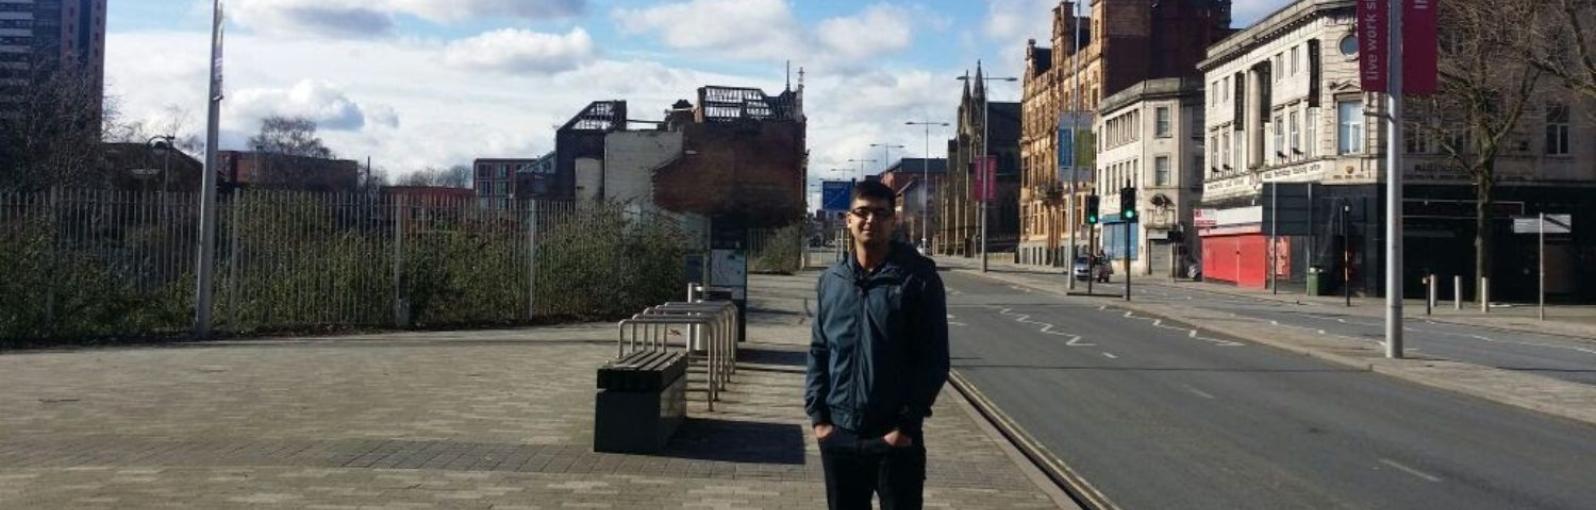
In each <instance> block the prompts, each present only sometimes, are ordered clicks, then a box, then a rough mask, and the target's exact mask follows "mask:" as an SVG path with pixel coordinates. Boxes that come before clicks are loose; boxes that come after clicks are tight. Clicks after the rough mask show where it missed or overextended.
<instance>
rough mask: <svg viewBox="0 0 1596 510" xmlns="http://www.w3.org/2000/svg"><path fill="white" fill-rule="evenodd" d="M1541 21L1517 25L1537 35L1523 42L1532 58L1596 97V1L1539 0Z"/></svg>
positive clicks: (1538, 65)
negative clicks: (1541, 14) (1543, 10)
mask: <svg viewBox="0 0 1596 510" xmlns="http://www.w3.org/2000/svg"><path fill="white" fill-rule="evenodd" d="M1536 3H1541V4H1544V5H1545V7H1544V8H1545V9H1546V11H1547V12H1546V13H1545V17H1544V19H1543V20H1541V21H1542V22H1541V23H1533V24H1524V25H1517V26H1515V27H1514V29H1522V30H1528V31H1530V32H1531V33H1532V34H1534V37H1528V38H1523V39H1522V40H1520V41H1519V43H1520V44H1521V49H1522V50H1523V51H1524V52H1525V53H1527V54H1528V56H1529V60H1530V62H1531V63H1533V64H1534V65H1535V67H1536V68H1538V69H1540V70H1541V71H1543V72H1545V73H1547V74H1550V75H1552V76H1553V77H1556V78H1557V79H1558V80H1560V81H1561V82H1562V83H1563V85H1564V86H1565V87H1567V88H1568V89H1569V90H1571V91H1573V92H1575V93H1577V94H1580V95H1583V96H1585V97H1586V98H1590V99H1596V0H1539V1H1538V2H1536Z"/></svg>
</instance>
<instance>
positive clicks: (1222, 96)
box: [1219, 76, 1230, 101]
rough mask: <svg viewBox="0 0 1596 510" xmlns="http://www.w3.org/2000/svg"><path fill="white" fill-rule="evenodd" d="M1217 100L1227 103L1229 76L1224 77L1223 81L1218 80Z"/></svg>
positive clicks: (1228, 98)
mask: <svg viewBox="0 0 1596 510" xmlns="http://www.w3.org/2000/svg"><path fill="white" fill-rule="evenodd" d="M1219 100H1220V101H1229V100H1230V77H1229V76H1226V77H1225V79H1223V80H1219Z"/></svg>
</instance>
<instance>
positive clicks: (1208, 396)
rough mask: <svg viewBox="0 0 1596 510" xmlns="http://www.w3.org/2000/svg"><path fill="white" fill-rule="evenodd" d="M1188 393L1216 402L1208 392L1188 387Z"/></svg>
mask: <svg viewBox="0 0 1596 510" xmlns="http://www.w3.org/2000/svg"><path fill="white" fill-rule="evenodd" d="M1186 391H1190V392H1192V393H1194V394H1196V395H1197V396H1199V397H1202V398H1206V399H1208V400H1215V397H1214V396H1213V395H1210V394H1209V393H1208V392H1206V391H1203V390H1199V389H1197V388H1193V387H1191V386H1187V387H1186Z"/></svg>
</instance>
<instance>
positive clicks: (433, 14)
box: [387, 0, 587, 21]
mask: <svg viewBox="0 0 1596 510" xmlns="http://www.w3.org/2000/svg"><path fill="white" fill-rule="evenodd" d="M387 4H389V5H390V6H391V8H392V9H394V10H396V11H399V12H405V13H409V14H414V15H416V16H420V17H423V18H427V19H430V20H434V21H462V20H466V19H475V18H495V17H512V18H520V19H527V20H542V19H551V18H568V17H572V16H577V15H579V14H582V13H583V12H586V11H587V1H586V0H446V1H445V0H388V1H387Z"/></svg>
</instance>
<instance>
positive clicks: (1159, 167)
mask: <svg viewBox="0 0 1596 510" xmlns="http://www.w3.org/2000/svg"><path fill="white" fill-rule="evenodd" d="M1153 185H1154V186H1168V185H1169V156H1159V157H1156V158H1153Z"/></svg>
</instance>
